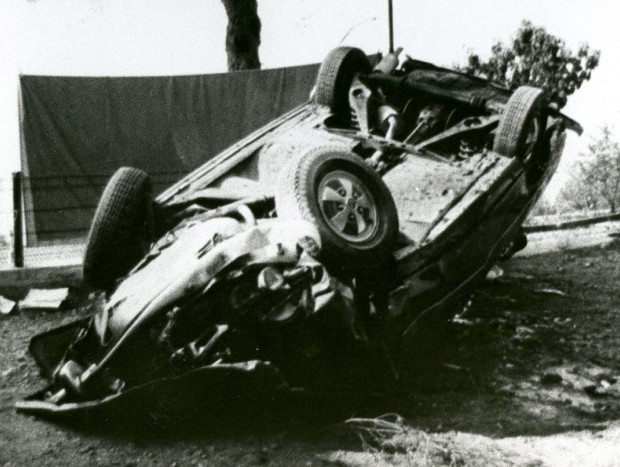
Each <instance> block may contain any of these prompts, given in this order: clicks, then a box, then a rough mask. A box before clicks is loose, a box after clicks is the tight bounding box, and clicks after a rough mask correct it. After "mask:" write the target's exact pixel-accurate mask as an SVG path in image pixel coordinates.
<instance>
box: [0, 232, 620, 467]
mask: <svg viewBox="0 0 620 467" xmlns="http://www.w3.org/2000/svg"><path fill="white" fill-rule="evenodd" d="M502 267H503V275H501V274H496V276H497V277H495V278H494V279H490V280H487V281H486V282H485V283H484V284H483V285H482V287H481V288H480V289H479V290H478V291H477V292H476V293H475V295H474V297H473V305H472V307H471V308H470V309H469V311H468V312H466V313H465V314H464V315H462V316H460V317H459V318H458V319H456V320H454V321H453V322H452V323H450V324H449V325H448V326H447V327H445V328H442V329H441V330H438V331H433V330H429V332H428V343H426V342H421V343H420V345H419V348H420V350H418V351H419V352H424V358H422V359H421V362H423V363H420V365H419V368H417V374H418V378H417V381H416V382H414V383H411V385H410V386H409V387H407V388H405V389H404V390H403V391H401V392H400V393H399V395H398V396H395V397H393V398H390V399H389V400H374V401H372V402H368V401H363V402H360V401H358V400H356V399H355V398H350V399H351V400H350V401H349V402H348V403H343V402H342V401H341V400H339V401H332V402H333V403H329V401H327V403H326V402H325V401H323V402H322V403H320V404H318V403H315V404H308V403H307V402H305V403H303V404H300V405H299V406H295V407H287V408H286V409H285V410H275V411H274V410H272V409H271V408H270V409H269V410H267V409H265V410H261V407H258V408H257V410H255V411H253V412H251V413H248V412H243V413H241V414H239V413H237V414H234V413H233V414H231V415H230V416H229V417H215V418H214V417H209V416H208V415H207V414H187V416H186V417H184V418H183V419H182V421H181V422H170V423H163V422H161V421H160V422H157V421H155V422H153V420H152V417H150V415H149V414H143V415H142V416H136V417H134V418H132V419H130V420H124V421H123V422H122V423H118V422H116V423H115V424H113V425H112V424H108V423H104V422H105V420H101V421H99V422H97V423H95V424H91V425H88V426H78V427H76V426H71V425H60V424H55V423H51V422H48V421H43V420H40V419H36V418H33V417H28V416H24V415H21V414H17V413H16V412H15V410H14V408H13V404H14V402H15V401H16V400H17V399H19V398H21V397H24V396H25V395H27V394H29V393H31V392H33V391H34V390H35V389H38V388H39V387H41V385H42V380H41V379H40V377H39V376H38V372H37V370H36V368H35V365H34V363H33V362H32V360H31V359H30V358H29V356H28V355H27V345H28V340H29V338H30V337H31V336H32V335H34V334H35V333H37V332H40V331H43V330H46V329H50V328H52V327H55V326H57V325H59V324H61V323H64V322H69V321H72V320H74V319H76V318H77V317H79V316H82V315H85V314H86V313H88V312H89V310H88V309H78V310H64V311H58V312H54V313H45V312H35V311H32V312H21V313H16V314H13V315H10V316H5V317H0V465H32V466H36V465H119V466H142V465H162V466H163V465H165V466H172V465H176V466H185V465H231V466H239V465H259V464H262V465H283V466H284V465H286V466H289V465H301V466H310V465H318V466H320V465H368V464H374V465H412V464H413V465H576V466H577V465H620V333H619V332H618V329H620V315H619V314H618V313H619V311H620V289H619V288H618V283H619V281H620V242H618V241H616V242H613V243H611V244H608V245H605V246H603V247H591V248H587V249H581V250H574V251H561V252H555V253H548V254H544V255H537V256H531V257H517V258H514V259H512V260H511V261H510V262H508V263H506V264H504V265H503V266H502ZM266 412H268V413H266ZM388 414H391V415H388ZM395 414H398V415H395ZM146 421H149V422H150V423H148V424H147V423H146ZM147 425H148V428H145V426H147Z"/></svg>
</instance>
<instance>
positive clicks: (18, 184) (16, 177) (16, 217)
mask: <svg viewBox="0 0 620 467" xmlns="http://www.w3.org/2000/svg"><path fill="white" fill-rule="evenodd" d="M23 219H24V208H23V204H22V173H21V172H14V173H13V261H14V264H15V267H18V268H22V267H24V228H23Z"/></svg>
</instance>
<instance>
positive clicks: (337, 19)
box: [0, 0, 620, 196]
mask: <svg viewBox="0 0 620 467" xmlns="http://www.w3.org/2000/svg"><path fill="white" fill-rule="evenodd" d="M393 1H394V16H395V28H394V29H395V43H396V45H397V46H401V47H403V48H404V49H405V52H406V53H407V54H408V55H410V56H412V57H415V58H418V59H422V60H426V61H430V62H433V63H436V64H438V65H444V66H450V65H453V64H456V63H463V62H464V60H465V57H466V56H467V53H468V51H470V50H471V51H474V52H476V53H478V54H479V55H481V56H483V57H484V56H486V55H488V52H489V50H490V47H491V45H492V44H493V43H494V42H496V41H498V40H502V41H509V40H510V38H511V36H512V35H513V34H514V32H515V31H516V30H517V28H518V27H519V24H520V23H521V21H522V20H523V19H529V20H530V21H532V22H533V23H534V24H536V25H538V26H543V27H545V28H546V29H547V31H548V32H550V33H552V34H555V35H557V36H559V37H561V38H563V39H564V40H565V41H566V43H567V45H568V46H569V47H570V48H572V49H576V48H577V47H578V46H579V45H580V44H581V43H583V42H587V43H589V44H590V46H591V47H592V48H594V49H599V50H601V62H600V65H599V67H598V69H596V70H595V71H594V72H593V75H592V80H591V81H590V82H587V83H586V84H584V85H583V86H582V88H581V89H579V90H578V91H577V93H575V94H574V95H573V96H571V97H570V98H569V101H568V105H567V107H566V108H565V113H567V114H568V115H570V116H571V117H573V118H575V119H576V120H578V121H579V122H581V123H582V124H583V126H584V127H585V134H584V136H582V137H581V138H577V137H573V136H571V137H569V139H568V141H567V148H566V150H565V157H564V160H563V162H562V164H561V166H560V169H559V171H558V172H559V174H558V175H557V176H556V177H555V179H554V182H552V184H553V186H552V187H551V190H549V193H551V195H550V196H553V194H554V193H556V192H557V190H558V188H559V187H560V186H561V184H562V182H563V180H565V179H566V177H567V176H568V174H569V173H570V166H571V163H572V162H573V161H574V160H575V158H576V156H577V154H579V153H580V152H582V151H584V150H585V147H586V144H587V143H588V141H589V140H590V138H592V137H593V136H595V135H596V134H597V132H598V131H599V129H600V127H601V126H602V125H610V126H611V127H612V129H613V130H614V134H615V135H616V137H617V139H620V93H619V92H618V90H617V86H618V84H617V83H619V82H620V79H619V78H620V60H618V53H617V49H618V45H619V44H620V28H618V26H617V21H618V18H620V2H615V1H611V0H589V1H587V0H544V1H543V0H458V1H457V0H393ZM0 4H1V5H2V6H3V8H2V10H1V11H2V12H3V14H2V18H0V63H1V64H2V66H1V67H0V68H1V69H0V151H1V156H0V178H2V177H6V176H7V175H8V174H9V173H10V172H12V171H15V170H19V127H18V111H17V108H18V107H17V102H18V97H17V96H18V89H17V81H18V80H17V76H18V75H19V74H46V75H71V76H140V75H179V74H198V73H216V72H225V71H226V55H225V50H224V40H225V31H226V23H227V18H226V13H225V11H224V8H223V6H222V4H221V2H220V0H0ZM258 5H259V16H260V18H261V22H262V35H261V47H260V50H259V53H260V58H261V62H262V64H263V68H274V67H281V66H292V65H299V64H305V63H313V62H320V61H322V59H323V58H324V57H325V55H326V54H327V53H328V52H329V51H330V50H331V49H332V48H334V47H337V46H338V45H340V44H346V45H353V46H356V47H360V48H362V49H363V50H365V51H366V52H367V53H374V52H377V51H383V52H385V51H386V50H387V46H388V33H387V0H339V1H337V2H336V1H333V0H332V1H330V0H286V1H283V0H258Z"/></svg>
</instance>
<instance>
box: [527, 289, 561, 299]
mask: <svg viewBox="0 0 620 467" xmlns="http://www.w3.org/2000/svg"><path fill="white" fill-rule="evenodd" d="M534 292H536V293H541V294H547V295H557V296H558V297H566V296H567V294H566V292H562V291H561V290H558V289H536V290H535V291H534Z"/></svg>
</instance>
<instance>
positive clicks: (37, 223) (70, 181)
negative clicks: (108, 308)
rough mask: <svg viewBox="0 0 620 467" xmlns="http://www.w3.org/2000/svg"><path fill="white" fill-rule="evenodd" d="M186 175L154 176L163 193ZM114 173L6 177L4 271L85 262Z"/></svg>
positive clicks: (1, 194)
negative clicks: (93, 223) (93, 226)
mask: <svg viewBox="0 0 620 467" xmlns="http://www.w3.org/2000/svg"><path fill="white" fill-rule="evenodd" d="M183 175H184V173H155V174H150V176H151V181H152V184H153V193H154V194H157V193H160V192H161V191H163V190H164V189H165V188H167V187H168V186H170V185H171V184H172V183H174V182H175V181H177V180H178V179H179V178H181V177H182V176H183ZM109 178H110V175H80V176H70V175H67V176H56V177H32V178H31V177H24V176H22V174H21V173H17V174H13V177H6V178H2V179H0V198H1V201H0V222H1V223H0V227H1V229H0V268H5V269H6V268H10V267H47V266H64V265H75V264H80V262H81V260H82V256H83V252H84V245H85V242H86V238H87V235H88V231H89V228H90V224H91V221H92V218H93V216H94V215H95V210H96V208H97V204H98V202H99V199H100V197H101V194H102V192H103V189H104V188H105V186H106V184H107V182H108V180H109Z"/></svg>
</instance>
